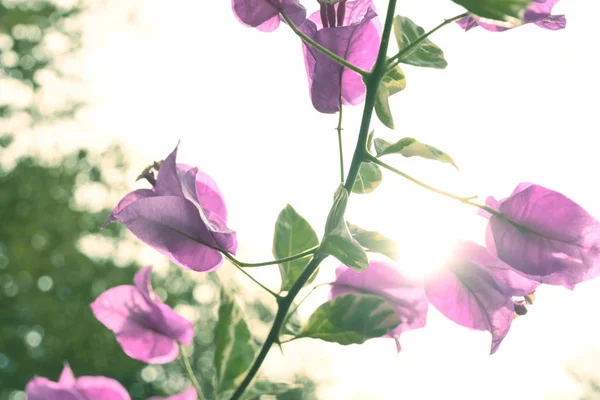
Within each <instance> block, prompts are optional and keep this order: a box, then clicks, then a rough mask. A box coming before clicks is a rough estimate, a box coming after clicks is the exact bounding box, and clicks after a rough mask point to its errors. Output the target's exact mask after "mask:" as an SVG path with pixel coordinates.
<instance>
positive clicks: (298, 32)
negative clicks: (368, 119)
mask: <svg viewBox="0 0 600 400" xmlns="http://www.w3.org/2000/svg"><path fill="white" fill-rule="evenodd" d="M280 14H281V18H283V20H284V21H285V22H286V23H287V24H288V25H289V26H290V28H292V31H294V33H295V34H296V35H298V36H300V39H302V41H303V42H304V43H306V44H307V45H309V46H311V47H313V48H315V49H317V50H318V51H320V52H321V53H323V54H325V55H326V56H327V57H329V58H330V59H332V60H333V61H335V62H337V63H338V64H340V65H343V66H344V67H346V68H348V69H349V70H351V71H354V72H356V73H357V74H359V75H360V76H363V77H366V76H368V75H369V72H367V71H365V70H363V69H360V68H359V67H357V66H356V65H354V64H352V63H349V62H348V61H346V60H344V59H343V58H342V57H340V56H338V55H337V54H335V53H334V52H332V51H330V50H328V49H326V48H325V47H323V46H321V45H320V44H319V43H317V42H315V41H314V40H312V39H311V38H309V37H308V36H306V34H305V33H304V32H302V31H301V30H300V29H299V28H298V27H297V26H296V25H295V24H294V23H293V22H292V20H291V19H290V17H288V16H287V14H286V13H285V12H283V11H280Z"/></svg>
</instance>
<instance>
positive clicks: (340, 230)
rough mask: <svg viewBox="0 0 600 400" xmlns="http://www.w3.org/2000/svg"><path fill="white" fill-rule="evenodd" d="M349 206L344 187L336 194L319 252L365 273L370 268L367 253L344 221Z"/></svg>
mask: <svg viewBox="0 0 600 400" xmlns="http://www.w3.org/2000/svg"><path fill="white" fill-rule="evenodd" d="M347 205H348V191H347V190H346V189H345V188H344V187H343V186H340V188H339V189H338V190H337V192H336V199H335V201H334V203H333V207H332V208H331V211H330V212H329V215H328V216H327V222H326V224H325V235H324V236H323V240H322V241H321V246H320V247H319V252H320V253H321V254H326V255H331V256H334V257H335V258H337V259H338V260H339V261H340V262H341V263H342V264H344V265H346V266H348V267H350V268H353V269H355V270H357V271H364V270H365V269H367V267H368V266H369V259H368V258H367V253H366V252H365V250H364V249H363V248H362V246H361V245H360V243H358V242H357V241H356V240H355V239H354V238H353V237H352V235H351V234H350V231H349V230H348V225H346V221H345V220H344V213H345V212H346V206H347Z"/></svg>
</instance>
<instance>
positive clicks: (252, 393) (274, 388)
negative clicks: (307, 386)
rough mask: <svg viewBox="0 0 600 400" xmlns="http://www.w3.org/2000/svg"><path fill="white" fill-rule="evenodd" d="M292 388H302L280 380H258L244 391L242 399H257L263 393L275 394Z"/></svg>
mask: <svg viewBox="0 0 600 400" xmlns="http://www.w3.org/2000/svg"><path fill="white" fill-rule="evenodd" d="M292 390H302V386H301V385H297V384H290V383H282V382H270V381H258V382H256V383H254V384H253V385H252V386H251V387H250V388H249V389H248V390H247V391H246V393H245V394H244V395H243V396H242V400H259V399H261V396H264V395H270V396H277V395H281V394H284V393H287V392H291V391H292Z"/></svg>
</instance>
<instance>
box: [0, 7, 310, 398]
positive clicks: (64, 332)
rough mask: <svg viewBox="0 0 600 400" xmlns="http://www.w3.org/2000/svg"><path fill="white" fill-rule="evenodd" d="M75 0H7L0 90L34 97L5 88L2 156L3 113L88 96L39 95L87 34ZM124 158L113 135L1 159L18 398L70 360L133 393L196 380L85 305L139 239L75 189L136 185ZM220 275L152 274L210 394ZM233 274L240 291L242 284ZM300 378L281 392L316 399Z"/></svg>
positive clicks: (46, 118)
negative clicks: (189, 333) (191, 335)
mask: <svg viewBox="0 0 600 400" xmlns="http://www.w3.org/2000/svg"><path fill="white" fill-rule="evenodd" d="M63 3H64V2H63ZM73 4H74V5H72V6H64V5H63V6H59V5H57V4H55V3H54V2H52V1H47V0H0V91H1V90H2V88H3V87H6V86H3V85H6V84H7V83H10V84H14V83H17V84H18V85H20V87H21V89H22V90H23V91H25V92H27V93H30V94H31V96H29V98H30V101H29V102H28V103H27V104H22V103H19V104H15V103H13V102H11V101H10V100H12V99H11V98H10V97H9V98H8V100H7V98H3V97H2V96H0V160H3V159H4V158H5V156H6V155H8V154H9V153H11V151H14V149H12V148H11V144H12V141H13V134H16V133H18V134H25V133H26V132H8V131H6V129H5V128H2V126H3V125H2V124H1V123H2V122H6V121H9V120H10V119H11V118H15V117H17V118H18V117H19V116H21V115H23V114H25V115H26V116H27V117H28V124H27V127H22V128H23V129H24V130H27V128H29V127H34V126H35V125H37V124H39V123H55V122H57V121H58V120H60V119H70V118H72V117H73V116H74V113H75V112H76V111H77V109H78V107H79V106H80V105H81V104H80V103H73V102H71V103H67V106H66V107H63V108H61V109H55V110H52V111H51V112H50V113H48V112H42V110H41V108H40V105H39V103H38V100H39V99H38V98H37V97H36V95H37V94H38V93H41V92H42V91H43V90H44V84H43V82H44V81H43V80H40V79H39V77H40V73H45V72H50V73H51V74H54V75H55V76H56V77H58V78H59V79H66V80H68V79H70V78H69V77H66V76H64V75H63V73H62V72H61V70H60V68H59V67H58V66H57V64H58V60H59V59H60V57H62V56H64V55H65V54H68V53H70V52H73V51H76V50H77V49H78V48H79V47H80V46H81V41H80V37H81V32H80V31H79V30H78V28H77V25H76V24H73V22H74V21H76V18H77V16H78V15H79V14H80V13H82V12H83V11H84V8H83V7H82V5H81V4H82V3H79V2H77V3H73ZM51 40H59V41H60V40H62V42H63V44H64V43H67V45H66V47H65V46H63V47H64V52H63V53H57V52H56V51H55V50H52V46H50V45H49V43H50V41H51ZM65 82H66V81H65ZM53 95H54V93H53ZM5 97H6V96H5ZM45 111H47V110H45ZM127 170H128V165H127V162H126V157H125V156H124V154H123V153H122V150H121V149H120V148H119V147H118V146H113V147H110V148H108V149H106V150H105V151H102V152H91V151H88V150H84V149H82V150H79V151H75V152H73V153H71V154H66V155H63V156H60V157H55V159H54V160H53V161H49V160H41V159H39V158H37V157H33V156H29V155H25V156H23V157H21V158H19V159H18V160H17V161H16V163H15V164H14V165H10V166H8V165H2V164H0V400H16V399H23V398H24V397H23V392H22V391H23V390H24V387H25V385H26V383H27V382H28V381H29V380H30V379H31V378H32V377H33V376H34V375H37V376H44V377H47V378H49V379H51V380H54V381H56V380H57V379H58V376H59V374H60V371H61V370H62V368H63V363H64V362H68V363H69V364H70V365H71V367H72V369H73V371H74V373H75V375H76V376H83V375H105V376H109V377H112V378H115V379H117V380H118V381H119V382H121V383H122V384H123V386H124V387H125V388H126V389H127V390H128V391H129V392H130V394H131V396H132V399H146V398H148V397H150V396H154V395H169V394H172V393H176V392H179V391H181V390H183V389H184V388H185V387H187V386H188V385H189V382H188V381H187V378H186V377H185V374H184V370H183V367H182V366H181V365H180V363H179V361H175V362H173V363H170V364H167V365H146V364H143V363H141V362H138V361H135V360H133V359H131V358H129V357H127V356H126V355H125V354H124V353H123V351H122V350H121V348H120V346H119V345H118V343H117V342H116V340H115V337H114V334H113V333H112V332H111V331H109V330H108V329H106V328H105V327H104V326H103V325H102V324H100V323H99V322H98V321H97V320H96V319H95V318H94V317H93V314H92V312H91V310H90V307H89V304H90V303H91V302H92V301H93V300H94V299H95V298H96V296H98V295H99V294H100V293H101V292H103V291H104V290H106V289H108V288H110V287H113V286H117V285H128V284H132V278H133V275H134V274H135V272H136V271H137V269H138V268H139V266H138V265H136V264H135V263H134V262H133V261H132V262H125V265H120V264H117V262H116V261H115V258H116V257H115V255H116V254H118V253H119V252H123V251H124V250H123V249H127V250H125V251H130V252H133V253H135V251H136V246H139V243H138V242H137V241H133V242H132V241H131V236H130V235H129V234H127V233H126V232H125V230H124V229H123V228H122V226H120V225H118V224H111V225H109V226H108V227H107V228H105V229H100V227H101V226H102V224H103V223H104V221H105V219H106V217H107V216H108V214H109V212H110V210H109V209H108V208H102V207H101V209H98V207H97V204H96V206H95V207H91V206H90V205H88V204H86V203H84V202H78V201H76V199H77V198H78V194H80V193H85V192H86V191H87V192H90V191H91V192H92V193H93V195H92V197H93V198H94V200H96V203H98V202H99V203H100V204H102V206H104V207H107V206H111V205H114V204H112V203H111V201H109V200H108V199H109V197H110V195H111V194H115V193H117V194H118V195H123V194H124V193H126V191H127V190H129V189H130V186H131V185H129V184H128V183H126V182H124V181H123V179H124V176H125V175H126V171H127ZM109 177H110V179H109ZM115 177H116V178H115ZM113 202H114V200H113ZM90 250H91V251H90ZM157 257H160V256H159V255H158V254H157ZM130 259H132V260H134V259H135V257H130ZM219 284H220V283H219V280H218V279H217V278H216V275H215V274H214V273H210V274H198V273H194V272H193V271H184V270H182V269H181V268H178V267H175V266H171V267H170V268H169V271H168V274H166V275H164V274H154V276H153V285H154V287H155V290H156V292H157V294H158V295H159V296H161V298H162V299H163V300H164V301H165V302H166V303H167V304H169V305H171V306H173V307H174V308H175V309H176V311H179V312H183V313H184V314H185V315H186V316H190V315H191V316H193V319H194V322H196V331H195V333H196V335H195V339H194V343H193V346H191V348H190V350H191V351H192V353H191V356H190V358H191V363H192V365H193V367H194V369H195V372H196V374H197V375H198V378H199V380H200V381H201V384H202V387H203V388H204V390H205V392H206V394H207V399H209V400H210V399H212V398H213V395H212V392H213V386H214V381H215V378H214V376H215V371H214V366H213V365H214V360H213V357H214V344H213V342H214V341H213V336H214V331H213V329H214V326H215V325H216V322H217V321H216V319H217V308H218V302H219V295H218V294H219ZM228 285H231V289H232V291H233V292H234V293H235V292H236V291H237V288H236V286H235V284H233V283H230V282H228ZM236 298H237V300H238V301H241V300H243V298H244V296H241V295H240V294H239V293H238V294H237V295H236ZM242 306H243V309H244V310H245V312H246V316H247V317H248V319H249V324H250V325H251V326H252V325H253V324H261V323H262V324H265V323H269V322H271V321H272V319H273V317H274V314H273V305H272V304H265V303H263V302H262V301H260V300H251V301H250V302H248V303H246V304H242ZM295 383H298V384H300V385H302V387H303V389H302V390H296V391H291V392H288V393H286V394H283V395H279V396H277V399H280V400H300V399H305V400H312V399H316V397H315V384H314V382H312V381H311V380H309V379H308V378H307V377H305V376H298V377H297V378H296V379H295Z"/></svg>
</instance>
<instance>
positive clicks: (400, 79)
mask: <svg viewBox="0 0 600 400" xmlns="http://www.w3.org/2000/svg"><path fill="white" fill-rule="evenodd" d="M381 80H382V81H383V83H385V86H386V87H387V90H388V92H389V94H390V96H392V95H394V94H396V93H398V92H401V91H403V90H404V89H406V76H404V71H402V68H400V66H399V65H396V67H394V69H391V70H389V71H388V72H386V73H385V75H384V76H383V78H381Z"/></svg>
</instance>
